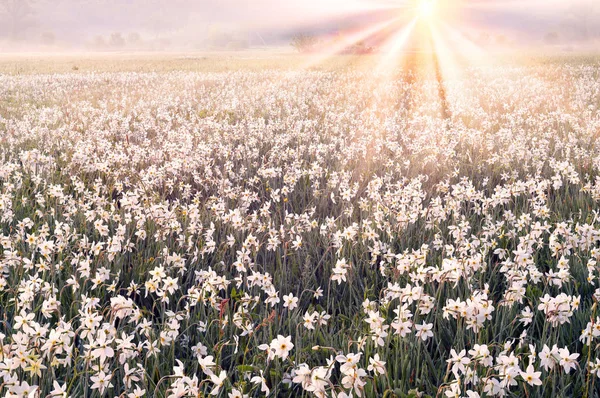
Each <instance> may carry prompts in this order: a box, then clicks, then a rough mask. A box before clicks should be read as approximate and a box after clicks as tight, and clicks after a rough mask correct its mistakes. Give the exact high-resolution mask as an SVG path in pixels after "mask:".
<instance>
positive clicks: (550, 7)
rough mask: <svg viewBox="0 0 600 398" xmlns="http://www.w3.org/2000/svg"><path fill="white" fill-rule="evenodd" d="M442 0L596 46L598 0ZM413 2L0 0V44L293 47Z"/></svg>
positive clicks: (541, 34)
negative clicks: (299, 38)
mask: <svg viewBox="0 0 600 398" xmlns="http://www.w3.org/2000/svg"><path fill="white" fill-rule="evenodd" d="M440 1H443V0H440ZM446 2H447V3H448V8H453V9H456V10H458V12H459V14H460V19H457V20H456V21H454V22H455V25H458V28H459V29H461V30H463V31H464V33H465V34H466V35H468V36H469V37H473V38H481V37H487V38H491V39H489V40H492V41H493V40H496V39H497V40H496V41H502V42H503V43H510V45H514V46H528V45H538V44H540V43H541V44H545V45H551V46H560V47H565V48H576V47H578V46H585V47H588V48H589V47H591V48H599V45H598V43H600V5H598V4H597V3H598V2H597V1H594V0H572V1H559V0H549V1H543V2H542V1H535V0H534V1H528V2H526V3H524V2H522V1H512V0H505V1H497V0H496V1H494V0H475V1H464V0H461V1H452V0H446ZM410 8H411V5H410V1H389V0H381V1H376V0H372V1H361V0H321V1H316V0H305V1H300V0H286V1H277V0H256V1H252V2H249V1H241V0H220V1H219V0H212V1H211V0H196V1H193V0H121V1H117V0H80V1H75V0H54V1H50V0H0V51H30V50H48V51H65V50H76V51H81V50H87V51H126V50H146V51H189V50H240V49H247V48H258V47H260V48H264V47H278V48H289V43H290V39H291V38H292V37H293V36H294V35H297V34H300V33H302V34H313V35H327V34H332V33H335V32H340V31H342V32H343V31H345V30H352V29H360V28H361V27H363V26H366V25H368V24H370V23H374V22H377V21H383V20H385V19H386V18H390V16H395V15H397V16H400V17H402V16H405V15H410V13H411V9H410Z"/></svg>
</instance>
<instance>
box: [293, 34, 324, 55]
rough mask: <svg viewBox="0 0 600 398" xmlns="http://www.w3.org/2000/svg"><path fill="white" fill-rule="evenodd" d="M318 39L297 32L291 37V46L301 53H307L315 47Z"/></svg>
mask: <svg viewBox="0 0 600 398" xmlns="http://www.w3.org/2000/svg"><path fill="white" fill-rule="evenodd" d="M317 44H319V39H318V38H317V37H315V36H311V35H307V34H299V35H295V36H294V37H292V43H291V45H292V47H294V48H295V49H296V51H298V52H301V53H309V52H312V51H314V50H315V49H316V47H317Z"/></svg>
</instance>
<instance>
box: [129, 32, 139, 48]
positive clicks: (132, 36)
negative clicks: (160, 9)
mask: <svg viewBox="0 0 600 398" xmlns="http://www.w3.org/2000/svg"><path fill="white" fill-rule="evenodd" d="M127 45H128V46H129V47H133V48H139V47H140V46H141V45H142V37H141V36H140V34H139V33H137V32H131V33H129V34H128V35H127Z"/></svg>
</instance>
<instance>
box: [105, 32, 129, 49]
mask: <svg viewBox="0 0 600 398" xmlns="http://www.w3.org/2000/svg"><path fill="white" fill-rule="evenodd" d="M108 44H109V45H110V46H111V47H113V48H123V47H125V39H124V38H123V35H121V34H120V33H113V34H111V35H110V39H109V40H108Z"/></svg>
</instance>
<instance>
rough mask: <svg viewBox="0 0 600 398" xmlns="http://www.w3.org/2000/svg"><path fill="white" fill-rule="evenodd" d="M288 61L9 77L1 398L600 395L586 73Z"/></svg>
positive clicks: (591, 87)
mask: <svg viewBox="0 0 600 398" xmlns="http://www.w3.org/2000/svg"><path fill="white" fill-rule="evenodd" d="M360 59H369V57H368V56H365V57H363V58H360ZM301 63H302V60H300V59H299V58H297V57H295V56H288V57H286V56H277V57H269V56H264V57H250V58H239V57H238V58H235V57H233V56H227V57H222V56H220V57H218V56H206V57H201V56H194V57H183V56H182V57H171V58H162V59H158V58H153V57H151V56H144V57H142V56H137V57H133V56H125V55H121V56H117V57H113V58H110V59H109V58H106V57H101V56H98V57H91V56H90V57H82V56H79V57H78V56H72V57H47V56H42V55H39V56H28V57H26V56H22V57H17V58H6V57H0V159H1V162H0V394H1V395H2V396H3V397H123V398H137V397H169V398H176V397H205V396H206V397H207V396H218V397H229V398H239V397H262V396H270V397H313V396H315V397H337V398H343V397H386V398H392V397H402V398H408V397H411V398H416V397H468V398H475V397H503V396H505V397H563V396H577V397H600V380H598V378H600V346H599V345H598V343H599V341H598V338H599V337H600V311H599V310H598V300H600V289H599V287H598V283H599V277H600V211H599V210H600V207H599V206H598V203H599V201H600V140H599V138H600V59H598V58H597V57H590V56H588V57H581V56H574V55H573V56H562V57H557V58H542V57H539V58H536V59H519V60H514V61H512V62H510V63H507V62H504V63H501V62H496V63H490V64H486V65H473V66H469V67H465V68H464V69H463V70H462V73H460V74H457V75H456V76H453V77H452V78H447V79H444V80H441V79H440V77H439V75H438V76H436V74H435V73H430V71H424V72H423V73H420V72H419V73H414V71H402V70H397V71H395V72H394V73H393V74H381V73H375V72H374V71H373V68H371V67H368V66H367V67H364V65H363V66H359V65H358V64H359V63H360V62H357V58H356V57H352V56H348V57H341V58H338V59H334V60H333V61H330V62H329V63H328V64H326V65H320V66H319V67H310V68H299V67H298V65H299V64H301ZM367 64H368V63H367ZM361 65H362V64H361Z"/></svg>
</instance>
